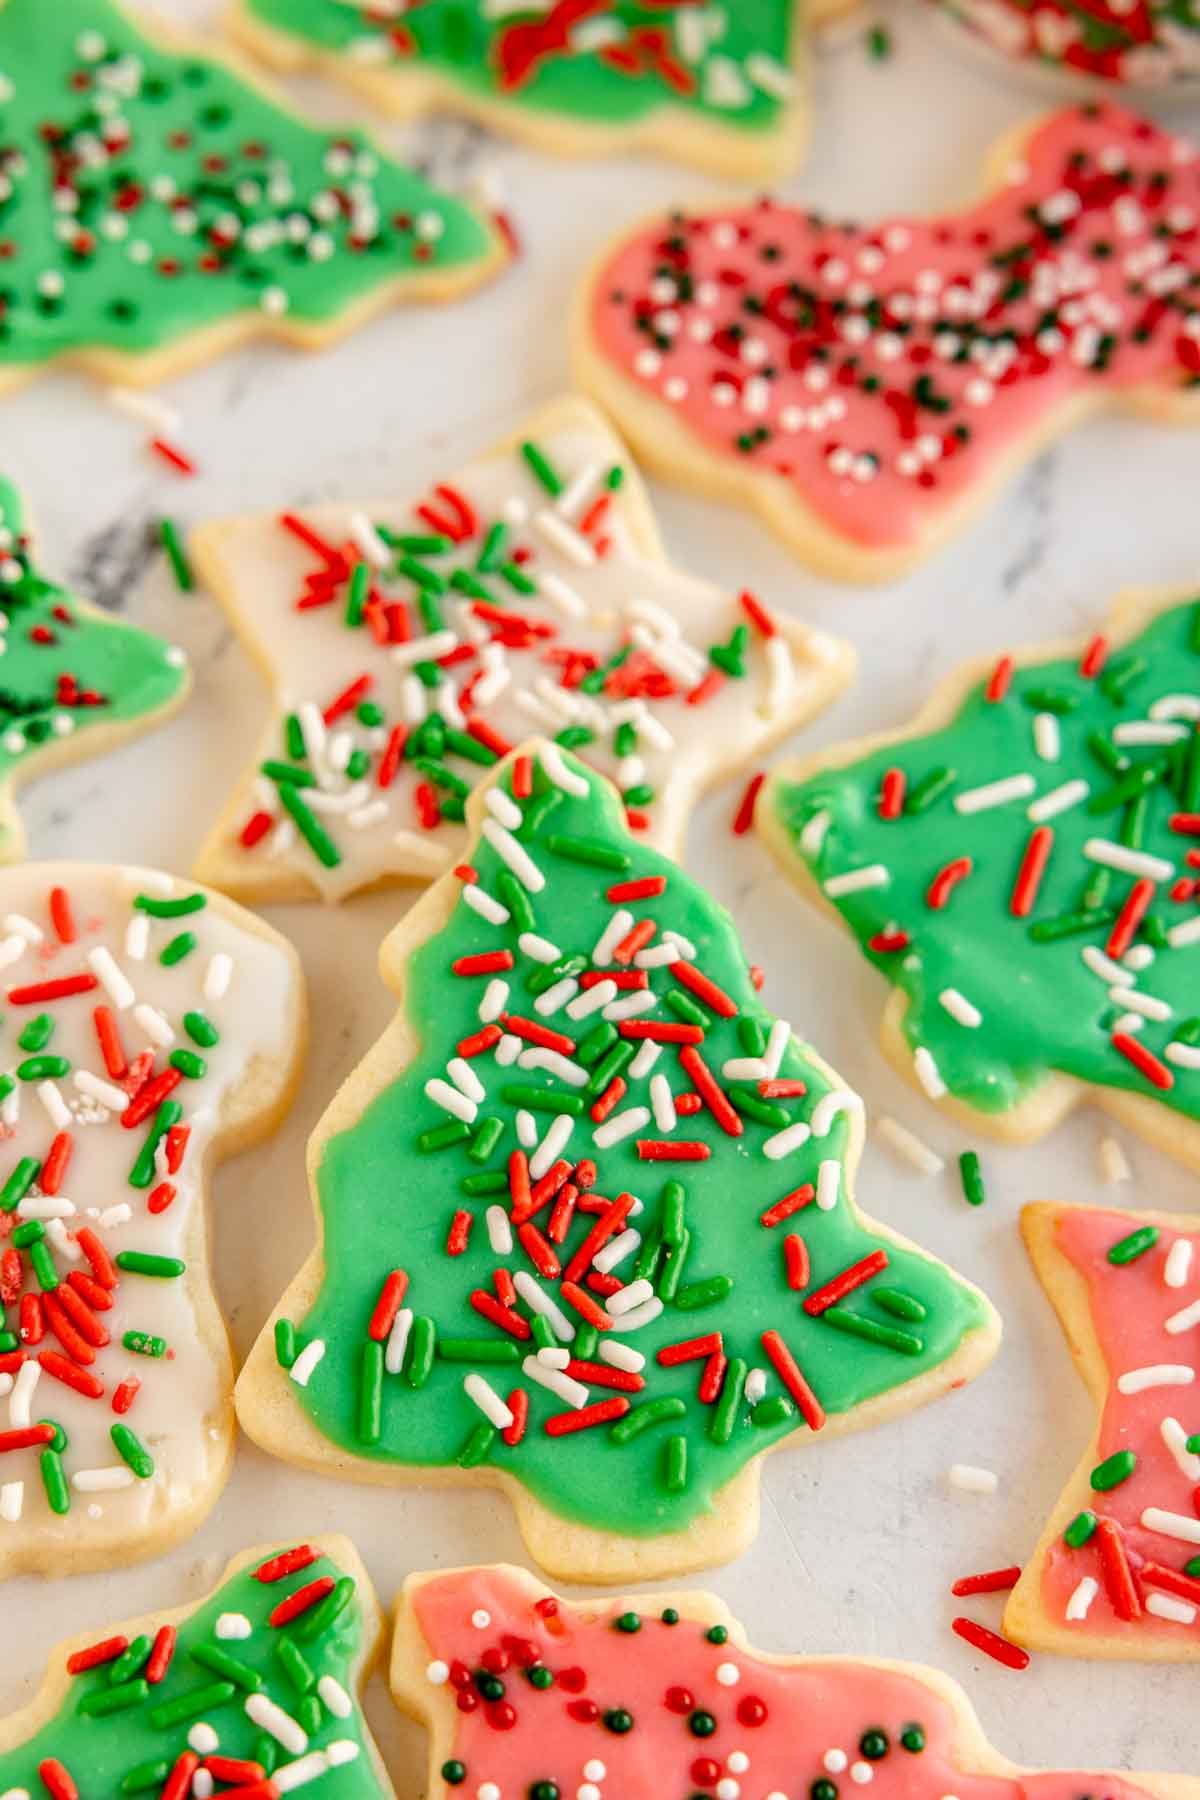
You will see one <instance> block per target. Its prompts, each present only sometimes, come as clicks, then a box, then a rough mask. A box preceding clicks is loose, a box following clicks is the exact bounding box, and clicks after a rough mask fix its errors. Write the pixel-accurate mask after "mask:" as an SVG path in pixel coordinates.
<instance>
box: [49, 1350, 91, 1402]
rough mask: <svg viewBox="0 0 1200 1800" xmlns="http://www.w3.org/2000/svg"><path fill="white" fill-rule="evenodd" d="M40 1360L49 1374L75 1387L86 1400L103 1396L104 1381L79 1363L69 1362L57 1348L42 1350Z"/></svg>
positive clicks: (68, 1385) (65, 1385)
mask: <svg viewBox="0 0 1200 1800" xmlns="http://www.w3.org/2000/svg"><path fill="white" fill-rule="evenodd" d="M38 1361H39V1362H40V1363H41V1365H42V1367H43V1369H44V1370H45V1371H46V1373H47V1375H53V1377H54V1379H55V1380H56V1381H61V1382H62V1384H63V1386H64V1387H69V1388H74V1390H75V1392H76V1393H77V1394H82V1395H83V1397H84V1399H85V1400H99V1399H101V1398H102V1397H103V1394H104V1383H103V1382H102V1381H98V1380H97V1379H96V1377H95V1376H94V1375H91V1374H89V1373H88V1371H87V1370H86V1369H81V1368H80V1367H79V1366H78V1364H77V1363H73V1362H69V1361H68V1359H67V1358H66V1357H65V1356H60V1355H59V1353H58V1351H57V1350H40V1351H39V1352H38Z"/></svg>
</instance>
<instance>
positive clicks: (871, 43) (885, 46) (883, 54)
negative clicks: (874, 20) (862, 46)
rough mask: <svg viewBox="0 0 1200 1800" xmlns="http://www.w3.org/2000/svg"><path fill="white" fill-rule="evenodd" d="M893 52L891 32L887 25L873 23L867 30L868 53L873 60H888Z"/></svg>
mask: <svg viewBox="0 0 1200 1800" xmlns="http://www.w3.org/2000/svg"><path fill="white" fill-rule="evenodd" d="M891 54H892V34H891V32H890V31H889V30H888V28H887V26H886V25H872V26H871V27H870V28H869V29H868V31H867V55H868V56H869V57H870V58H871V60H872V62H886V61H887V59H888V57H889V56H890V55H891Z"/></svg>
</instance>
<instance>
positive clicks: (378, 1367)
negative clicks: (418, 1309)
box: [358, 1338, 383, 1444]
mask: <svg viewBox="0 0 1200 1800" xmlns="http://www.w3.org/2000/svg"><path fill="white" fill-rule="evenodd" d="M382 1436H383V1345H382V1344H380V1343H376V1342H375V1340H374V1338H371V1339H369V1340H368V1341H367V1343H365V1344H364V1345H363V1347H362V1361H361V1365H360V1370H359V1386H358V1438H359V1442H360V1443H362V1444H377V1443H378V1442H379V1440H380V1438H381V1437H382Z"/></svg>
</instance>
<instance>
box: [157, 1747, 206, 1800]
mask: <svg viewBox="0 0 1200 1800" xmlns="http://www.w3.org/2000/svg"><path fill="white" fill-rule="evenodd" d="M199 1767H200V1758H199V1757H198V1756H197V1755H196V1752H195V1751H194V1750H185V1751H184V1752H183V1753H182V1755H181V1756H180V1757H179V1758H178V1760H177V1762H176V1764H175V1767H174V1768H173V1769H172V1770H171V1773H170V1774H169V1775H168V1776H167V1779H166V1780H165V1781H164V1782H163V1784H162V1787H161V1788H160V1789H159V1794H158V1800H183V1797H184V1795H185V1794H186V1793H187V1792H188V1790H189V1788H190V1787H191V1785H192V1776H193V1775H194V1774H195V1773H196V1770H197V1769H198V1768H199Z"/></svg>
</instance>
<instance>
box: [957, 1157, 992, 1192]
mask: <svg viewBox="0 0 1200 1800" xmlns="http://www.w3.org/2000/svg"><path fill="white" fill-rule="evenodd" d="M958 1172H959V1175H960V1176H961V1178H962V1190H963V1197H964V1199H965V1200H966V1201H967V1204H968V1205H969V1206H982V1205H983V1203H984V1201H985V1200H986V1199H987V1189H986V1188H985V1187H984V1185H983V1175H982V1174H981V1172H980V1168H979V1156H978V1154H977V1152H976V1151H974V1150H964V1151H963V1153H962V1155H961V1156H960V1157H959V1159H958Z"/></svg>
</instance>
